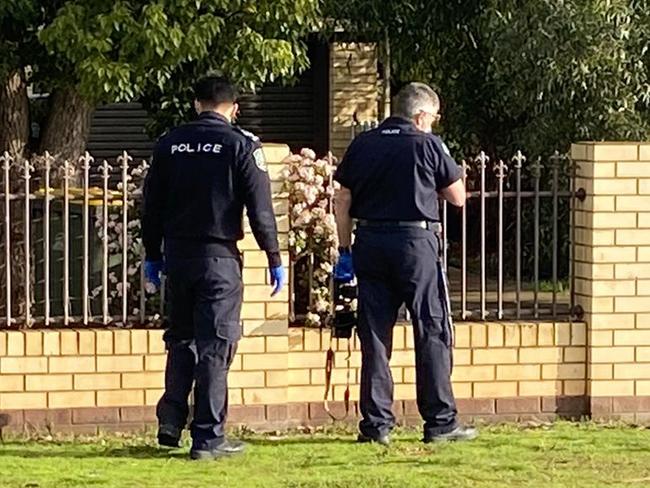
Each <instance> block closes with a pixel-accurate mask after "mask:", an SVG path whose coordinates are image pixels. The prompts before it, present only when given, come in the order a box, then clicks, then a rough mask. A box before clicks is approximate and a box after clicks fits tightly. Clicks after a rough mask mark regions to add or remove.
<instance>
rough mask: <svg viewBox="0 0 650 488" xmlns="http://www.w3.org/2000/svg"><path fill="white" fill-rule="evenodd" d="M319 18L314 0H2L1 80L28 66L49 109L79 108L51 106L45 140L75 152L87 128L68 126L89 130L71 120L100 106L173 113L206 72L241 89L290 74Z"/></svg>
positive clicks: (304, 60) (303, 63)
mask: <svg viewBox="0 0 650 488" xmlns="http://www.w3.org/2000/svg"><path fill="white" fill-rule="evenodd" d="M318 14H319V1H318V0H116V1H112V2H107V1H105V0H5V1H4V2H0V28H1V29H0V82H3V83H4V82H5V81H6V80H7V77H8V76H9V75H10V74H11V73H15V72H16V71H19V72H21V73H22V74H23V76H24V73H25V70H26V68H29V69H28V70H27V71H29V72H30V73H31V74H32V75H31V78H30V81H32V82H36V83H37V84H38V86H39V89H40V91H42V92H49V93H52V94H53V95H56V94H57V93H58V94H59V96H52V97H51V100H52V102H51V104H55V105H56V104H68V105H69V107H68V105H66V108H69V110H68V112H70V111H72V112H74V111H77V112H83V113H82V114H81V115H79V114H77V116H76V117H75V116H72V114H66V110H61V107H58V108H57V107H50V117H49V118H48V117H46V119H47V120H48V122H47V123H46V125H47V126H48V127H45V128H44V133H45V136H46V139H47V140H48V141H56V140H61V141H63V142H64V143H63V145H64V146H69V145H71V143H72V141H71V139H77V141H76V144H74V145H75V146H76V147H83V145H84V143H85V138H86V137H87V127H82V128H81V130H80V129H79V128H75V130H74V131H69V130H67V129H66V127H69V126H70V125H72V124H70V123H66V122H71V121H75V125H82V126H83V125H87V124H83V123H81V124H79V123H77V121H84V120H86V119H87V117H86V113H90V111H91V110H92V108H93V107H94V106H95V105H96V104H98V103H102V102H116V101H127V100H128V101H130V100H135V99H139V98H143V97H144V98H145V99H147V100H149V102H150V103H149V104H148V106H149V107H150V108H151V109H152V110H154V111H155V112H156V114H157V113H158V112H159V111H160V109H168V110H171V111H173V112H175V113H179V112H180V107H181V106H187V98H181V97H182V96H183V95H185V94H186V92H187V90H188V87H189V86H191V84H192V82H193V81H194V80H195V79H196V77H198V76H200V75H203V74H205V73H206V72H209V71H215V72H220V73H223V74H226V75H228V76H230V77H231V78H233V79H234V80H236V81H237V82H239V83H241V84H243V85H244V86H246V87H248V88H252V87H255V86H259V85H260V84H262V83H264V82H267V81H272V80H274V79H276V78H277V77H285V78H288V77H290V76H292V75H293V74H294V73H295V72H296V70H300V69H303V68H305V67H306V66H307V58H306V48H305V45H304V44H303V42H302V39H303V38H304V36H305V34H306V33H308V32H310V31H312V30H313V29H314V26H315V24H316V22H317V21H318ZM53 114H54V115H53ZM64 118H66V120H63V119H64ZM1 129H2V128H1V127H0V130H1ZM52 130H55V131H61V132H60V133H52ZM66 131H67V132H66ZM79 139H81V141H79ZM41 149H42V150H45V149H50V148H48V147H42V148H41Z"/></svg>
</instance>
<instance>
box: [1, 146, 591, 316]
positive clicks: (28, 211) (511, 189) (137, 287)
mask: <svg viewBox="0 0 650 488" xmlns="http://www.w3.org/2000/svg"><path fill="white" fill-rule="evenodd" d="M461 164H462V167H463V170H464V175H465V176H464V179H465V181H466V184H467V188H468V197H469V199H468V203H467V205H466V206H465V207H464V208H463V209H455V208H452V207H451V206H449V205H447V204H446V203H444V202H441V216H442V217H441V219H442V222H443V229H444V242H445V246H444V263H445V266H446V268H447V270H448V274H449V277H450V283H451V301H452V305H453V309H454V311H455V313H456V315H457V318H460V319H479V320H489V319H498V320H508V319H524V318H526V319H528V318H530V319H543V318H553V319H567V318H570V317H571V316H572V314H573V315H576V314H577V311H576V309H575V308H574V306H573V305H574V300H573V286H572V282H573V276H574V273H573V264H572V260H571V257H572V252H573V251H572V250H573V242H574V241H575V239H574V235H575V226H573V225H572V221H573V220H574V219H573V210H572V208H573V205H571V201H572V200H573V199H574V198H583V197H584V191H582V190H581V189H576V188H575V187H574V183H573V182H574V181H575V173H576V167H575V165H574V164H573V163H571V162H570V161H569V160H568V158H567V157H566V156H563V155H560V154H558V153H557V152H556V153H555V154H553V155H551V156H550V157H549V158H547V160H546V161H545V160H543V159H542V158H534V159H527V158H526V157H525V156H524V155H523V154H522V153H520V152H518V153H516V154H515V155H514V156H513V157H512V158H508V159H507V160H499V159H496V160H491V159H490V158H489V157H488V156H487V155H486V154H484V153H480V154H478V156H476V157H473V158H468V159H466V160H464V161H462V163H461ZM115 166H116V167H115V168H112V167H111V165H109V163H108V162H106V161H103V162H102V163H101V164H99V165H95V164H94V161H93V159H92V157H91V156H90V155H88V154H86V155H84V156H83V157H82V158H80V160H79V161H78V162H76V164H73V163H71V162H68V161H63V162H60V161H56V160H55V159H54V158H52V157H51V156H49V155H45V156H44V157H41V158H38V159H35V160H33V161H27V160H21V161H15V160H14V159H12V158H11V157H10V156H9V155H7V154H5V155H3V156H0V168H1V171H2V181H3V183H2V187H1V189H2V190H1V191H2V193H0V200H1V201H2V203H3V205H2V208H3V210H2V214H1V215H2V224H1V226H2V229H3V231H4V236H3V239H1V240H0V241H1V242H0V248H2V249H1V251H0V256H3V259H2V260H1V262H0V287H3V288H4V293H2V294H0V327H12V326H27V327H29V326H52V325H63V326H69V325H83V326H89V325H96V326H102V325H109V324H118V325H119V324H121V325H125V324H143V323H148V322H152V321H156V320H158V319H159V318H160V316H162V315H163V311H164V302H165V297H164V286H163V287H162V289H161V291H160V292H158V293H149V292H148V290H147V289H146V286H145V279H144V272H143V269H142V266H141V262H142V258H143V255H142V246H141V237H140V235H139V216H138V211H137V210H138V206H139V201H140V199H141V183H142V179H143V177H144V173H145V172H146V169H147V163H146V162H144V161H143V162H141V163H140V164H137V165H136V164H134V162H133V161H132V159H131V157H130V156H129V155H128V154H127V153H122V154H121V155H120V157H118V158H117V160H116V164H115ZM329 211H330V212H331V207H330V209H329ZM16 216H18V217H20V218H19V219H16V218H15V217H16ZM17 225H18V226H19V228H18V230H19V231H17ZM567 241H568V244H567V243H566V242H567ZM310 269H313V267H312V268H310ZM545 270H546V272H544V271H545ZM307 282H308V283H309V282H311V280H307ZM18 284H19V285H20V286H14V285H18ZM560 284H566V286H563V287H560ZM17 290H18V291H17ZM20 290H23V292H20ZM310 290H311V287H308V288H307V289H300V288H294V290H293V292H292V294H303V298H305V294H307V295H309V294H310ZM296 301H301V302H302V303H305V302H307V303H311V299H310V298H308V299H303V300H292V303H295V302H296ZM293 312H294V313H296V312H297V313H299V312H300V311H296V310H293Z"/></svg>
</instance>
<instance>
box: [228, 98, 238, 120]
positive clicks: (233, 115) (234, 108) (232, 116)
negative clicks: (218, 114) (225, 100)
mask: <svg viewBox="0 0 650 488" xmlns="http://www.w3.org/2000/svg"><path fill="white" fill-rule="evenodd" d="M237 117H239V104H238V103H237V102H235V103H233V104H232V111H231V112H230V120H231V121H232V123H233V124H234V123H235V122H237Z"/></svg>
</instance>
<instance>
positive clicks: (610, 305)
mask: <svg viewBox="0 0 650 488" xmlns="http://www.w3.org/2000/svg"><path fill="white" fill-rule="evenodd" d="M266 151H267V159H268V160H269V161H270V164H269V168H270V169H269V171H270V173H271V176H272V179H273V187H274V192H275V195H276V198H277V202H276V211H277V213H278V221H279V227H280V230H281V237H280V240H281V245H282V247H283V249H284V251H285V262H287V261H286V249H287V234H286V232H287V230H288V222H287V203H286V198H284V196H283V195H281V194H280V193H279V192H280V187H281V182H280V181H279V179H278V178H279V174H280V169H281V168H282V165H281V164H280V163H279V161H281V160H282V159H283V158H284V156H285V155H286V154H287V153H288V150H287V148H286V146H267V147H266ZM573 157H574V159H577V160H578V161H579V163H580V172H579V178H578V181H577V186H578V187H582V188H585V189H586V190H587V194H588V197H587V199H586V200H585V201H584V202H581V203H577V204H576V205H577V206H578V207H577V209H576V210H577V214H576V222H575V225H576V226H577V229H576V234H577V243H578V244H579V246H578V247H577V249H576V253H575V260H576V277H577V280H576V281H577V284H576V292H577V295H578V303H579V304H580V305H581V306H582V307H583V308H584V310H585V323H573V324H570V323H513V322H507V323H506V322H504V323H497V322H488V323H469V322H464V323H459V324H457V332H456V339H457V346H456V349H455V353H454V363H455V367H454V374H453V380H454V390H455V393H456V396H457V398H458V404H459V409H460V411H461V414H462V415H463V416H464V417H465V418H468V419H469V420H473V419H476V418H483V419H489V420H495V419H496V420H508V421H514V420H524V419H532V418H537V419H551V418H555V417H557V416H558V415H561V416H568V417H573V418H576V417H581V416H584V415H590V416H592V417H595V418H607V419H614V418H615V419H623V420H627V421H635V422H645V421H646V420H647V419H648V416H649V414H650V285H649V283H650V271H649V270H650V217H649V216H650V211H648V212H644V211H643V209H644V208H650V206H648V205H647V204H648V203H650V202H648V201H646V200H647V199H650V145H648V146H645V145H639V144H614V143H611V144H590V143H587V144H581V145H575V146H574V147H573ZM643 160H647V161H648V162H646V163H644V162H643ZM242 249H243V251H244V262H245V269H244V280H245V284H246V292H245V303H244V307H243V316H242V321H243V328H244V337H243V338H242V341H241V343H240V347H239V351H238V354H237V356H236V358H235V361H234V363H233V366H232V372H231V375H230V392H229V398H230V404H231V405H232V408H231V418H230V420H231V424H245V425H248V426H250V427H255V428H284V427H289V426H296V425H302V424H319V423H324V422H328V417H327V415H326V413H325V411H324V409H323V402H322V400H323V394H324V378H325V377H324V374H325V373H324V366H325V351H326V350H327V348H328V347H329V345H330V338H329V334H328V332H327V331H325V330H315V329H293V328H288V324H287V322H288V320H287V314H288V294H287V293H286V292H285V293H284V294H281V295H280V296H279V297H276V298H275V299H270V298H269V285H268V278H267V273H266V269H265V268H266V259H265V256H264V254H263V253H261V252H259V251H258V250H257V247H256V244H255V242H254V240H253V239H252V238H251V236H250V233H248V234H247V236H246V238H245V239H244V241H243V244H242ZM394 344H395V351H394V353H393V358H392V363H391V364H392V368H393V375H394V378H395V382H396V388H395V400H396V404H395V410H396V414H397V416H398V418H399V419H400V420H401V421H403V422H411V421H417V418H418V417H417V408H416V403H415V368H414V360H415V358H414V353H413V347H412V336H411V330H410V328H409V327H408V326H405V325H400V326H398V327H397V329H396V330H395V338H394ZM333 346H334V348H335V350H336V355H335V356H336V367H335V369H334V372H333V398H332V400H333V403H332V408H333V409H334V411H335V412H336V413H337V415H340V414H342V413H343V403H342V400H343V393H344V391H345V386H346V382H347V377H348V373H347V369H346V356H347V346H346V344H345V342H344V341H339V342H337V341H334V342H333ZM352 346H353V353H352V356H351V358H350V374H349V375H350V379H351V383H352V399H353V412H352V413H351V415H350V420H353V419H355V418H356V414H357V412H356V405H355V404H354V401H355V400H356V399H357V396H358V385H357V381H358V379H359V366H360V356H359V352H358V344H357V343H356V341H353V344H352ZM164 366H165V351H164V345H163V342H162V333H161V331H159V330H106V329H104V330H27V331H2V332H0V425H3V424H8V425H7V426H5V428H7V429H11V430H19V431H20V430H24V429H27V430H30V429H43V428H50V429H52V430H55V431H56V430H60V431H72V432H78V433H79V432H84V433H93V432H97V430H98V429H100V430H133V429H136V430H140V429H142V428H144V427H145V425H147V424H151V423H153V422H155V415H154V413H155V412H154V409H155V404H156V402H157V400H158V398H159V397H160V394H161V392H162V385H163V370H164Z"/></svg>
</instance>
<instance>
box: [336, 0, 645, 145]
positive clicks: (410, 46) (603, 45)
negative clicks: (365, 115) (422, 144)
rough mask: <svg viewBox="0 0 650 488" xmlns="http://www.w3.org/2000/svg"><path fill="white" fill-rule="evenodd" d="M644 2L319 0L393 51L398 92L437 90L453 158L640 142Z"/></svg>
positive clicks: (351, 28) (358, 32)
mask: <svg viewBox="0 0 650 488" xmlns="http://www.w3.org/2000/svg"><path fill="white" fill-rule="evenodd" d="M647 4H648V2H647V1H645V0H580V1H579V0H525V1H518V0H488V1H480V0H469V1H465V0H451V1H445V2H442V1H434V2H432V1H426V0H421V1H416V0H402V1H399V0H398V1H395V2H386V3H384V2H382V3H381V5H379V4H378V2H374V1H372V0H365V1H364V0H356V1H354V0H352V1H340V0H327V2H326V12H328V15H329V16H330V17H331V18H334V19H337V20H338V22H339V23H341V24H342V25H344V26H345V28H346V29H347V30H348V31H350V32H352V33H355V34H356V35H358V36H360V37H361V38H365V39H368V40H375V41H381V40H382V39H383V35H384V33H385V32H387V33H388V37H389V39H390V41H391V55H392V67H393V72H394V73H395V75H396V78H397V82H398V83H399V82H402V81H407V80H411V79H420V80H422V81H427V82H429V83H432V84H433V85H435V86H436V87H438V88H439V90H440V92H441V94H442V97H443V99H444V102H445V103H444V114H443V116H444V121H443V129H444V131H445V132H446V136H447V138H448V139H449V140H450V142H452V143H453V145H454V146H455V149H456V150H457V151H459V150H475V149H476V148H478V147H479V146H481V147H482V148H485V149H487V150H489V151H492V152H501V153H503V152H506V153H508V152H510V151H512V150H513V149H514V148H515V147H523V148H526V149H527V150H528V151H530V152H533V153H538V154H549V153H551V152H552V151H553V150H554V149H556V148H557V149H565V148H567V146H568V144H569V143H570V142H572V141H576V140H585V139H595V140H598V139H605V138H607V139H637V138H638V139H645V138H647V136H648V131H649V127H650V125H649V123H648V107H649V106H650V84H649V80H650V76H649V73H648V46H649V45H650V39H649V35H650V34H648V29H647V27H648V25H649V23H648V15H649V14H648V5H647Z"/></svg>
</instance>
